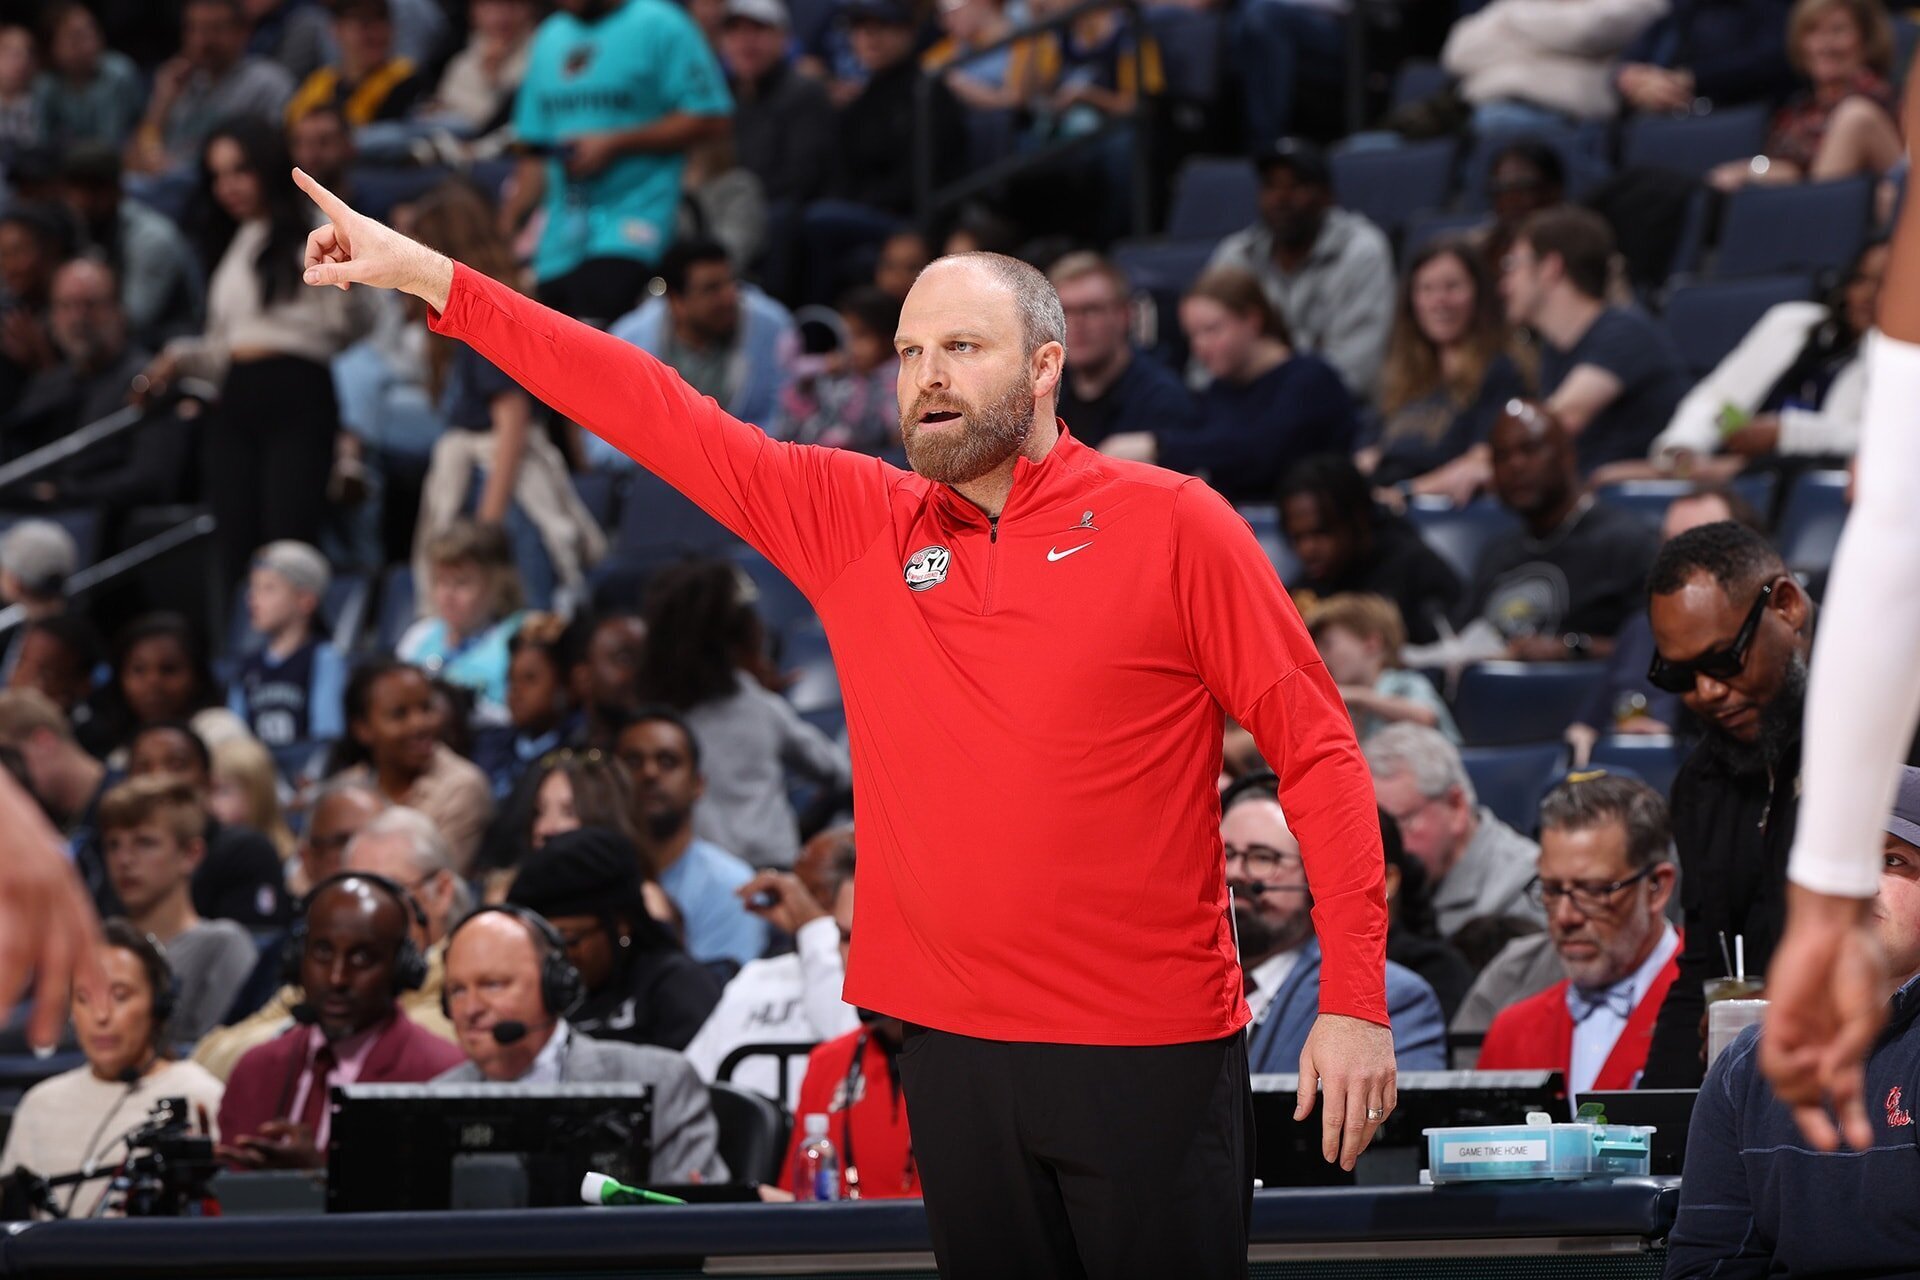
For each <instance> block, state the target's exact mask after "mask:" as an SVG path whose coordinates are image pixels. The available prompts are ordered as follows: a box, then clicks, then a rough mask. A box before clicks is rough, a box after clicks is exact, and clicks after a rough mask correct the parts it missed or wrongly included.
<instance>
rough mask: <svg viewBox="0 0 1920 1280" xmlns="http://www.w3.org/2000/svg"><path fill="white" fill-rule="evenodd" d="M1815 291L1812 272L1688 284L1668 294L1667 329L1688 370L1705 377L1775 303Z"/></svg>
mask: <svg viewBox="0 0 1920 1280" xmlns="http://www.w3.org/2000/svg"><path fill="white" fill-rule="evenodd" d="M1812 296H1813V281H1812V279H1811V277H1809V276H1808V275H1806V274H1798V275H1778V276H1755V277H1753V278H1752V279H1743V280H1709V281H1703V282H1700V283H1696V284H1684V285H1681V286H1679V287H1678V288H1676V289H1675V290H1674V291H1673V292H1672V293H1671V294H1670V295H1668V297H1667V307H1666V313H1665V320H1666V326H1667V332H1668V333H1670V334H1672V336H1673V343H1674V346H1676V347H1677V348H1679V351H1680V358H1681V359H1682V360H1684V361H1685V362H1686V365H1687V369H1688V371H1689V372H1691V373H1692V374H1693V376H1694V377H1696V378H1700V377H1704V376H1706V375H1707V374H1708V373H1710V372H1712V370H1713V368H1714V366H1715V365H1717V364H1719V363H1720V362H1721V361H1722V360H1724V359H1726V357H1727V355H1728V353H1729V352H1731V351H1732V350H1733V349H1734V348H1735V347H1737V346H1739V345H1740V340H1741V339H1742V338H1745V337H1746V336H1747V334H1748V332H1749V331H1751V330H1752V328H1753V326H1754V325H1755V324H1756V323H1758V322H1759V320H1760V317H1761V316H1763V315H1765V314H1766V313H1767V311H1768V309H1769V308H1771V307H1774V306H1776V305H1778V304H1779V303H1782V302H1805V301H1807V300H1808V299H1809V298H1811V297H1812Z"/></svg>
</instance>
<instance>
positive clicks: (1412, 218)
mask: <svg viewBox="0 0 1920 1280" xmlns="http://www.w3.org/2000/svg"><path fill="white" fill-rule="evenodd" d="M1487 223H1488V218H1487V215H1486V214H1484V213H1457V212H1453V211H1450V210H1447V209H1422V210H1417V211H1415V212H1414V213H1412V214H1409V215H1408V216H1407V219H1406V223H1405V225H1404V226H1403V227H1402V229H1401V232H1400V261H1401V263H1402V264H1403V265H1404V264H1405V263H1407V262H1410V261H1412V259H1413V256H1414V255H1415V254H1416V253H1419V252H1420V251H1421V250H1422V249H1424V248H1426V247H1427V246H1428V245H1429V244H1431V243H1433V242H1434V241H1435V240H1452V239H1459V238H1461V237H1464V236H1465V235H1467V234H1468V233H1469V232H1472V231H1477V230H1478V229H1480V228H1481V227H1484V226H1486V225H1487Z"/></svg>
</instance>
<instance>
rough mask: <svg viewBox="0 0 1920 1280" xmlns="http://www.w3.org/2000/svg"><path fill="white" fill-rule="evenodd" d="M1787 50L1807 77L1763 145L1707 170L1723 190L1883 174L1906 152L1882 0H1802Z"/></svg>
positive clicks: (1888, 24) (1889, 27)
mask: <svg viewBox="0 0 1920 1280" xmlns="http://www.w3.org/2000/svg"><path fill="white" fill-rule="evenodd" d="M1787 56H1788V58H1789V59H1790V60H1791V61H1792V62H1793V66H1794V69H1795V70H1796V71H1798V72H1799V73H1800V74H1801V75H1803V76H1805V77H1806V78H1807V80H1808V81H1809V82H1810V83H1809V85H1808V87H1807V88H1806V89H1804V90H1802V91H1801V92H1800V93H1798V94H1796V95H1795V96H1794V97H1792V98H1790V99H1789V100H1788V101H1787V103H1786V105H1785V106H1783V107H1781V108H1780V110H1779V112H1778V113H1777V114H1776V115H1775V116H1774V118H1773V128H1772V131H1771V132H1769V133H1768V135H1767V142H1766V146H1765V148H1764V149H1763V150H1762V151H1761V153H1760V154H1759V155H1758V156H1755V157H1754V158H1753V159H1752V160H1729V161H1727V162H1726V163H1725V164H1722V165H1719V166H1717V167H1716V168H1715V169H1714V170H1713V172H1712V173H1711V174H1709V175H1708V181H1709V182H1711V183H1712V184H1713V185H1714V186H1715V187H1716V188H1718V189H1719V190H1721V191H1736V190H1738V189H1739V188H1741V187H1744V186H1747V185H1749V184H1751V183H1767V184H1777V183H1788V182H1826V181H1830V180H1832V179H1835V178H1851V177H1853V176H1855V175H1856V174H1868V175H1870V176H1873V177H1876V178H1877V177H1880V176H1881V175H1883V174H1885V173H1886V172H1887V171H1888V170H1889V169H1891V168H1893V166H1894V165H1895V164H1896V163H1898V162H1899V160H1900V159H1901V157H1902V155H1903V154H1904V151H1903V149H1902V147H1901V143H1900V134H1899V130H1898V129H1897V128H1895V126H1894V98H1893V86H1892V85H1891V84H1890V83H1889V82H1888V78H1889V77H1890V76H1891V75H1892V74H1893V24H1892V23H1891V22H1890V21H1889V20H1888V18H1887V10H1886V7H1885V6H1884V5H1882V4H1881V3H1880V0H1797V2H1796V3H1795V4H1794V6H1793V12H1792V13H1791V14H1790V15H1789V16H1788V18H1787Z"/></svg>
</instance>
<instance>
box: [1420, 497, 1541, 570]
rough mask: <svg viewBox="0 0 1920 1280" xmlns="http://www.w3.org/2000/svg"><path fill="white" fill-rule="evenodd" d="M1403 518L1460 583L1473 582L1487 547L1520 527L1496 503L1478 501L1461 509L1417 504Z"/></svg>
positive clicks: (1511, 514)
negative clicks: (1408, 521) (1458, 578)
mask: <svg viewBox="0 0 1920 1280" xmlns="http://www.w3.org/2000/svg"><path fill="white" fill-rule="evenodd" d="M1407 518H1408V519H1409V520H1411V521H1412V522H1413V527H1414V528H1415V529H1416V530H1418V531H1419V533H1420V539H1421V541H1423V542H1425V543H1426V544H1427V545H1428V546H1429V547H1432V548H1433V549H1434V551H1435V552H1437V553H1438V554H1439V556H1440V558H1441V559H1442V560H1445V561H1446V562H1447V563H1448V564H1449V565H1451V566H1453V571H1454V572H1455V573H1457V574H1459V575H1460V578H1461V580H1462V581H1464V582H1471V581H1473V574H1474V570H1476V569H1478V568H1479V567H1480V556H1481V553H1482V552H1484V551H1485V550H1486V549H1487V544H1488V543H1490V542H1492V541H1493V540H1494V539H1496V538H1499V537H1501V536H1502V535H1504V534H1508V533H1511V532H1513V531H1514V530H1515V529H1518V528H1519V527H1520V521H1519V520H1518V519H1516V518H1515V517H1514V515H1513V513H1512V512H1510V511H1508V510H1507V509H1506V508H1505V507H1503V506H1501V505H1500V504H1499V503H1497V502H1494V501H1493V500H1491V499H1488V498H1482V499H1480V500H1479V501H1477V502H1473V503H1471V504H1469V505H1467V506H1464V507H1447V506H1440V507H1430V506H1425V505H1422V504H1420V503H1418V502H1416V503H1413V504H1412V505H1410V506H1409V507H1408V508H1407Z"/></svg>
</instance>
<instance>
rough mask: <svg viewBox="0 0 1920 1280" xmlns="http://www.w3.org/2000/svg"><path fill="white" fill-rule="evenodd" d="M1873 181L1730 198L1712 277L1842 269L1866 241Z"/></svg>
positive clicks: (1754, 190)
mask: <svg viewBox="0 0 1920 1280" xmlns="http://www.w3.org/2000/svg"><path fill="white" fill-rule="evenodd" d="M1872 215H1873V181H1872V180H1871V179H1869V178H1843V179H1841V180H1840V181H1838V182H1800V183H1794V184H1792V185H1790V186H1776V187H1765V186H1751V187H1742V188H1741V189H1740V190H1738V191H1736V192H1734V193H1733V194H1732V195H1730V196H1728V197H1727V204H1726V210H1725V212H1724V214H1723V215H1722V218H1721V222H1720V247H1719V252H1718V254H1717V255H1716V257H1715V258H1714V262H1713V272H1712V274H1713V277H1714V278H1715V279H1727V278H1731V277H1735V276H1759V275H1779V274H1782V273H1784V272H1789V271H1806V272H1811V271H1826V270H1838V269H1839V268H1842V267H1844V266H1846V265H1847V264H1848V263H1850V262H1852V261H1853V259H1854V256H1855V255H1856V254H1858V253H1859V252H1860V246H1861V245H1862V244H1864V243H1866V238H1867V227H1868V224H1869V220H1870V219H1871V217H1872Z"/></svg>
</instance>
